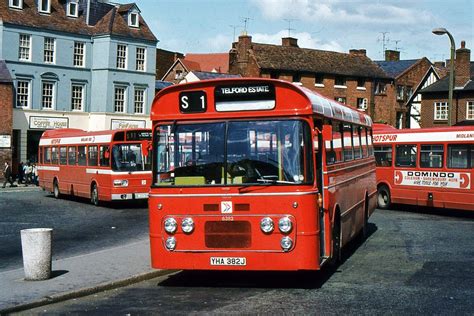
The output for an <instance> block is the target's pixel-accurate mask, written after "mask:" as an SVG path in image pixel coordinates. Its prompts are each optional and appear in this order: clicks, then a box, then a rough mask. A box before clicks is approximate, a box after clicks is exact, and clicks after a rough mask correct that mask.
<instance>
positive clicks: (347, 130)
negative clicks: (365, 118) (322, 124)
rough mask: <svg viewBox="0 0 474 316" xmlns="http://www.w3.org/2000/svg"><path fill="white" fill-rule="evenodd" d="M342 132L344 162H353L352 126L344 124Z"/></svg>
mask: <svg viewBox="0 0 474 316" xmlns="http://www.w3.org/2000/svg"><path fill="white" fill-rule="evenodd" d="M343 131H344V138H343V142H342V143H343V146H344V161H347V160H353V159H354V147H353V146H352V145H353V142H352V125H351V124H344V125H343Z"/></svg>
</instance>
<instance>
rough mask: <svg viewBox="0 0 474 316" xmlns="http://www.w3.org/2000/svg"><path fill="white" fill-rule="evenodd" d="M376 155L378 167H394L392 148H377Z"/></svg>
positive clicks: (375, 149) (375, 148)
mask: <svg viewBox="0 0 474 316" xmlns="http://www.w3.org/2000/svg"><path fill="white" fill-rule="evenodd" d="M374 153H375V164H376V165H377V167H391V166H392V146H375V147H374Z"/></svg>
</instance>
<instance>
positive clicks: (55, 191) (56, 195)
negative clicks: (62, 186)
mask: <svg viewBox="0 0 474 316" xmlns="http://www.w3.org/2000/svg"><path fill="white" fill-rule="evenodd" d="M53 195H54V198H55V199H59V197H60V196H61V192H59V184H58V180H56V179H54V181H53Z"/></svg>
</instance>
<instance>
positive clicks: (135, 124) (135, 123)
mask: <svg viewBox="0 0 474 316" xmlns="http://www.w3.org/2000/svg"><path fill="white" fill-rule="evenodd" d="M145 127H146V122H145V121H142V120H140V121H139V120H112V122H111V129H128V128H145Z"/></svg>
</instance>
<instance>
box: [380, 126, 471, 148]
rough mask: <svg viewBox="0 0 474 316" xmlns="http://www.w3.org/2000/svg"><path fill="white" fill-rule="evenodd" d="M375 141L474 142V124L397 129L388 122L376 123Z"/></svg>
mask: <svg viewBox="0 0 474 316" xmlns="http://www.w3.org/2000/svg"><path fill="white" fill-rule="evenodd" d="M373 135H374V136H373V137H374V143H378V144H381V143H420V142H428V143H436V142H437V143H439V142H466V141H468V142H473V141H474V126H446V127H430V128H414V129H409V128H407V129H396V128H394V127H393V126H390V125H386V124H378V123H376V124H374V129H373Z"/></svg>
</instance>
